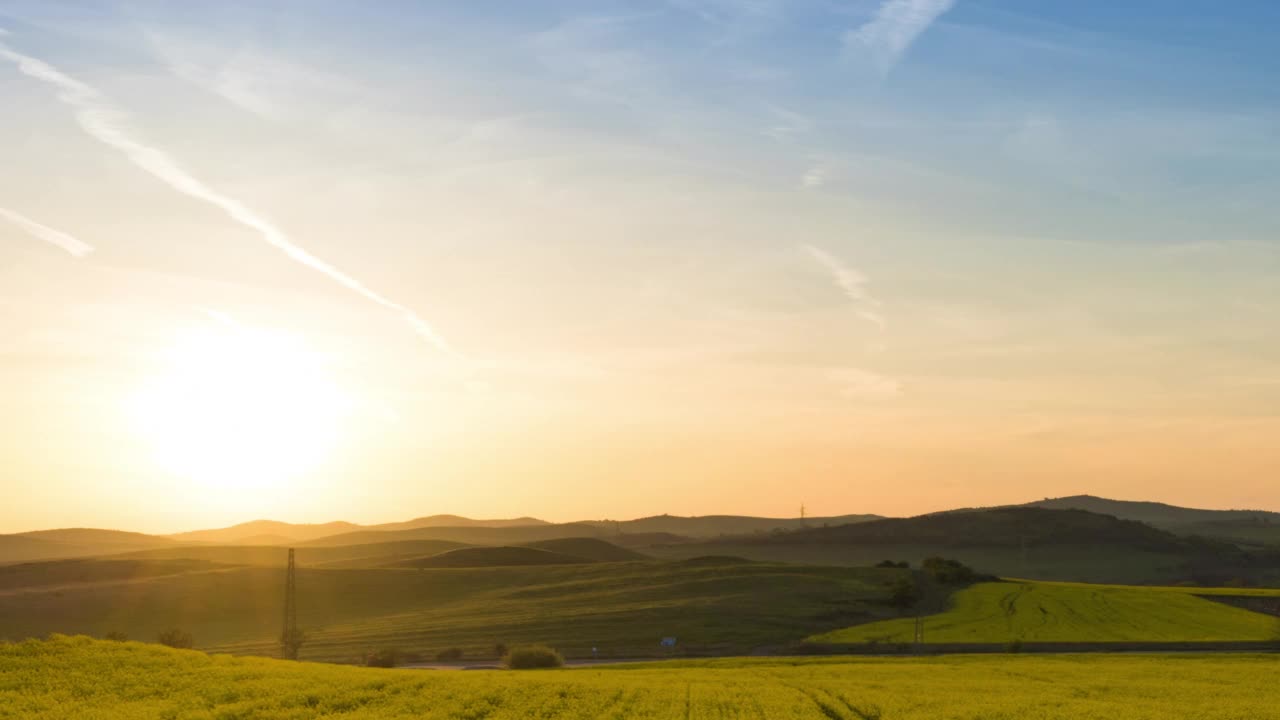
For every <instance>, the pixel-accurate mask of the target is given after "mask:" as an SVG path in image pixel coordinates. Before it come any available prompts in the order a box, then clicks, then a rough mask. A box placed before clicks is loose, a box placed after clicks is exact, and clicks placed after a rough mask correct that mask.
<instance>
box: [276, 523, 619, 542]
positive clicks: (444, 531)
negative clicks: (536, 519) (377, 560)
mask: <svg viewBox="0 0 1280 720" xmlns="http://www.w3.org/2000/svg"><path fill="white" fill-rule="evenodd" d="M601 534H602V532H601V531H600V530H599V529H598V528H594V527H592V526H590V525H584V524H581V523H566V524H563V525H545V524H544V525H515V526H511V527H480V526H464V527H420V528H412V529H409V530H361V531H358V532H350V533H343V534H341V535H333V536H329V537H323V538H317V539H315V540H311V541H308V542H305V543H301V545H306V546H313V547H320V546H335V545H365V544H369V543H382V542H393V541H400V540H449V541H451V542H457V543H465V544H468V545H520V544H523V543H530V542H536V541H539V540H554V539H558V538H575V537H596V536H599V535H601Z"/></svg>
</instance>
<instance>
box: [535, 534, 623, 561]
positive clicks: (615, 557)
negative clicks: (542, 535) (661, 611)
mask: <svg viewBox="0 0 1280 720" xmlns="http://www.w3.org/2000/svg"><path fill="white" fill-rule="evenodd" d="M525 546H526V547H532V548H538V549H539V550H549V551H551V552H557V553H563V554H565V555H571V556H573V557H579V558H583V559H585V560H595V561H597V562H623V561H627V560H645V559H648V556H646V555H642V554H640V553H638V552H636V551H634V550H628V549H626V548H621V547H618V546H617V545H614V544H613V543H610V542H605V541H604V540H598V539H596V538H558V539H555V540H538V541H536V542H531V543H526V544H525Z"/></svg>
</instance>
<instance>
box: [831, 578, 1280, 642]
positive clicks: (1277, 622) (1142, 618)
mask: <svg viewBox="0 0 1280 720" xmlns="http://www.w3.org/2000/svg"><path fill="white" fill-rule="evenodd" d="M1202 595H1203V596H1205V597H1201V596H1202ZM1213 595H1219V596H1221V595H1235V596H1245V597H1249V596H1253V597H1257V596H1278V595H1280V592H1278V591H1275V590H1270V591H1268V590H1253V589H1238V590H1237V589H1228V588H1172V587H1134V586H1123V585H1087V584H1082V583H1054V582H1029V581H1026V582H1024V581H1018V582H990V583H979V584H977V585H974V586H972V587H969V588H965V589H964V590H961V591H960V592H958V593H956V594H955V596H954V597H953V598H952V600H951V607H950V608H949V609H948V610H947V611H946V612H943V613H940V614H938V615H930V616H926V617H925V620H924V628H925V629H924V636H925V642H926V643H1008V642H1012V641H1015V640H1017V641H1024V642H1037V641H1038V642H1210V641H1269V640H1280V618H1276V617H1274V616H1271V615H1265V614H1262V613H1258V612H1252V611H1250V610H1245V609H1242V608H1239V607H1233V606H1231V605H1228V604H1226V603H1222V602H1217V601H1214V600H1210V599H1207V597H1208V596H1213ZM914 632H915V619H914V618H898V619H893V620H883V621H879V622H873V623H867V624H864V625H856V626H853V627H848V628H843V629H840V630H835V631H832V632H827V633H822V634H819V635H815V636H813V637H811V638H809V639H810V641H812V642H818V643H863V642H888V643H897V642H911V640H912V638H913V637H914Z"/></svg>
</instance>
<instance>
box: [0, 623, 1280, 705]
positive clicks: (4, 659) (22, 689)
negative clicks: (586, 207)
mask: <svg viewBox="0 0 1280 720" xmlns="http://www.w3.org/2000/svg"><path fill="white" fill-rule="evenodd" d="M1278 702H1280V686H1277V685H1276V683H1275V659H1274V658H1273V657H1268V656H1259V655H1228V654H1223V655H1212V656H1210V655H1192V656H1180V657H1171V656H1159V655H1143V656H1106V655H1091V656H1086V655H1074V656H1073V655H1067V656H1052V657H1035V656H950V657H942V658H908V659H897V658H895V659H888V658H859V659H853V658H821V659H734V660H718V661H707V662H678V663H657V664H646V665H625V666H616V667H615V668H577V669H567V670H534V671H522V672H509V671H490V672H440V671H420V670H378V669H371V668H354V667H344V666H333V665H317V664H312V663H289V662H282V661H278V660H269V659H264V658H235V657H229V656H208V655H205V654H203V653H199V652H194V651H179V650H170V649H167V648H162V647H158V646H153V645H143V644H140V643H108V642H101V641H92V640H89V639H87V638H65V637H59V638H54V639H52V640H49V641H29V642H25V643H21V644H16V645H7V646H0V718H6V719H8V718H22V719H23V720H62V719H63V718H68V717H83V718H93V719H94V720H143V719H146V720H151V719H152V718H166V719H170V720H230V719H232V718H254V719H255V720H304V719H309V718H318V717H324V718H334V719H345V718H350V719H354V718H360V719H361V720H392V719H396V720H398V719H402V718H403V719H407V718H415V719H419V718H422V719H428V720H429V719H435V718H440V719H443V718H469V719H471V720H508V719H515V718H530V717H538V718H546V719H548V720H560V719H563V720H571V719H584V720H585V719H588V718H589V719H591V720H595V719H597V718H639V719H652V720H657V719H660V718H692V719H695V720H699V719H703V718H769V719H771V720H808V719H810V718H812V719H814V720H841V719H848V720H870V719H872V718H881V719H883V720H978V719H979V718H981V719H983V720H1014V719H1020V718H1038V719H1039V720H1058V719H1063V720H1066V719H1070V720H1169V719H1175V720H1176V719H1179V718H1188V719H1191V718H1195V719H1196V720H1214V719H1222V720H1228V719H1230V720H1246V719H1252V718H1263V717H1272V716H1273V715H1274V710H1275V707H1276V704H1277V703H1278Z"/></svg>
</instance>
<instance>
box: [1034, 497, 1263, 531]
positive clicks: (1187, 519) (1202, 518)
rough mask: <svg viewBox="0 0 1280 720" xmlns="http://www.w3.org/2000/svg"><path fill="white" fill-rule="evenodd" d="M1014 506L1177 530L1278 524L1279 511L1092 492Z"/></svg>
mask: <svg viewBox="0 0 1280 720" xmlns="http://www.w3.org/2000/svg"><path fill="white" fill-rule="evenodd" d="M1018 507H1039V508H1045V509H1047V510H1087V511H1088V512H1092V513H1100V514H1104V515H1114V516H1115V517H1118V518H1121V519H1123V520H1137V521H1138V522H1144V523H1147V524H1148V525H1154V526H1155V527H1158V528H1162V529H1165V530H1171V531H1173V532H1177V533H1179V534H1186V533H1185V532H1184V530H1189V529H1191V528H1190V527H1189V526H1194V525H1199V524H1212V523H1228V524H1230V523H1244V524H1248V523H1255V524H1263V525H1270V524H1277V525H1280V513H1276V512H1269V511H1266V510H1204V509H1200V508H1186V507H1178V506H1177V505H1168V504H1166V503H1159V502H1139V501H1133V500H1111V499H1108V498H1102V497H1096V496H1093V495H1073V496H1071V497H1062V498H1048V499H1045V500H1037V501H1035V502H1029V503H1027V504H1025V505H1021V506H1018Z"/></svg>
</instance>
